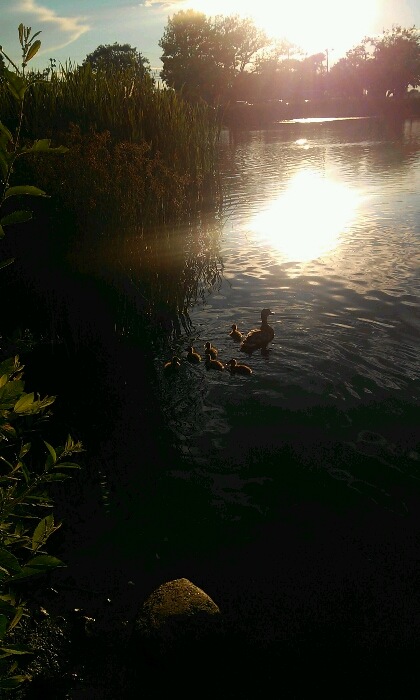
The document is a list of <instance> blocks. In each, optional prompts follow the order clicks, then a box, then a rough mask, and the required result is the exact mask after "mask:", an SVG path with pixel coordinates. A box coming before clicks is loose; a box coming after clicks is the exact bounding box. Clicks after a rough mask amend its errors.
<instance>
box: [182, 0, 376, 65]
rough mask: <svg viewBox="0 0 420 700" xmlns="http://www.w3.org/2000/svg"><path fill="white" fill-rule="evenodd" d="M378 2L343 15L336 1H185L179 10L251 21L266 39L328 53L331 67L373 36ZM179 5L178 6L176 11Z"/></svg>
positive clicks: (356, 2)
mask: <svg viewBox="0 0 420 700" xmlns="http://www.w3.org/2000/svg"><path fill="white" fill-rule="evenodd" d="M379 5H380V0H353V2H352V5H351V12H350V11H347V12H345V14H344V15H343V6H342V4H341V3H340V2H337V0H317V2H314V0H301V2H295V3H290V2H288V3H285V2H278V3H275V2H273V0H259V1H258V2H255V0H191V1H190V2H188V1H187V0H186V2H185V3H183V6H182V7H183V9H187V8H193V9H194V10H197V11H198V12H203V13H204V14H205V15H207V16H211V17H214V16H215V15H219V14H221V15H222V14H223V15H234V14H238V15H240V16H241V17H251V18H252V19H253V20H254V22H255V24H256V25H257V26H258V27H260V28H261V29H264V30H265V31H266V32H267V34H268V36H270V37H272V38H274V39H279V38H283V37H285V38H286V39H288V40H289V41H290V42H292V43H294V44H296V45H298V46H300V47H301V48H302V49H303V51H305V52H307V53H308V54H313V53H318V52H323V51H325V49H330V50H331V51H333V53H332V54H331V56H330V59H331V64H332V63H333V62H334V60H335V59H336V58H340V57H341V56H343V55H344V54H345V52H346V51H349V50H350V49H351V48H354V46H356V45H357V44H358V43H360V41H361V40H362V38H363V37H364V36H366V35H367V34H370V33H372V32H373V28H374V22H375V20H376V18H377V15H378V12H379ZM180 7H181V5H178V8H180Z"/></svg>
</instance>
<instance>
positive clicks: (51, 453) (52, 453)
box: [44, 440, 57, 464]
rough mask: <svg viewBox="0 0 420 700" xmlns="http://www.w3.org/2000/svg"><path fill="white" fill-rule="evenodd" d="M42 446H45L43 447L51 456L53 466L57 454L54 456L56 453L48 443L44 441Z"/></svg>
mask: <svg viewBox="0 0 420 700" xmlns="http://www.w3.org/2000/svg"><path fill="white" fill-rule="evenodd" d="M44 445H45V447H46V448H47V450H48V452H49V453H50V455H51V457H52V460H53V464H55V463H56V461H57V454H56V451H55V449H54V447H53V446H52V445H50V443H49V442H46V440H44Z"/></svg>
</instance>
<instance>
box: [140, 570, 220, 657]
mask: <svg viewBox="0 0 420 700" xmlns="http://www.w3.org/2000/svg"><path fill="white" fill-rule="evenodd" d="M221 631H222V622H221V614H220V610H219V608H218V606H217V605H216V603H215V602H214V601H213V600H212V599H211V598H210V596H208V595H207V593H205V592H204V591H203V590H201V588H198V587H197V586H195V585H194V584H193V583H191V581H189V580H188V579H186V578H179V579H175V580H173V581H168V582H167V583H164V584H162V585H161V586H159V587H158V588H157V589H156V590H155V591H153V593H152V594H151V595H150V596H149V598H147V600H146V601H145V602H144V604H143V605H142V608H141V609H140V612H139V614H138V616H137V618H136V621H135V625H134V638H135V639H136V638H137V639H140V640H143V641H145V642H147V643H148V644H149V645H151V648H153V650H154V651H155V652H158V653H159V654H162V653H164V654H167V653H168V652H171V651H172V652H173V651H174V650H176V651H177V653H178V652H179V651H180V650H181V649H184V650H185V648H186V647H193V646H195V645H197V644H199V645H201V646H203V645H205V643H206V642H209V641H210V640H213V639H214V637H215V635H216V636H217V635H218V634H220V633H221Z"/></svg>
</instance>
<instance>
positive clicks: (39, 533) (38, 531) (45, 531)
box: [32, 514, 60, 550]
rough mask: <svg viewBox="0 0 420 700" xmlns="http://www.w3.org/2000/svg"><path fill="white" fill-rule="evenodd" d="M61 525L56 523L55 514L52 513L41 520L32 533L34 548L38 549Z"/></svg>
mask: <svg viewBox="0 0 420 700" xmlns="http://www.w3.org/2000/svg"><path fill="white" fill-rule="evenodd" d="M59 527H60V526H57V527H56V526H55V525H54V516H53V515H52V514H51V515H47V516H46V517H45V518H43V519H42V520H40V522H39V523H38V525H37V526H36V528H35V530H34V534H33V535H32V550H36V549H38V547H40V546H41V545H43V544H44V543H45V542H46V541H47V539H48V538H49V536H50V535H52V533H53V532H55V531H56V530H58V528H59Z"/></svg>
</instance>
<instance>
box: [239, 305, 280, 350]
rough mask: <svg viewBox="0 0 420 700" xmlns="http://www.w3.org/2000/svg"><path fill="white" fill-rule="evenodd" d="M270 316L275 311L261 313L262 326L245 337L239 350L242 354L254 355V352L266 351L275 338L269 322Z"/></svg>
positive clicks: (264, 310) (268, 310)
mask: <svg viewBox="0 0 420 700" xmlns="http://www.w3.org/2000/svg"><path fill="white" fill-rule="evenodd" d="M270 314H274V311H271V310H270V309H263V310H262V311H261V326H260V328H254V329H253V330H252V331H249V333H248V334H247V335H246V336H245V338H244V339H243V341H242V343H241V345H240V348H239V349H240V350H242V352H248V353H252V352H254V350H259V349H262V350H265V349H266V347H267V345H268V343H271V341H272V340H273V338H274V329H273V328H272V327H271V326H269V325H268V322H267V318H268V317H269V316H270Z"/></svg>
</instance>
